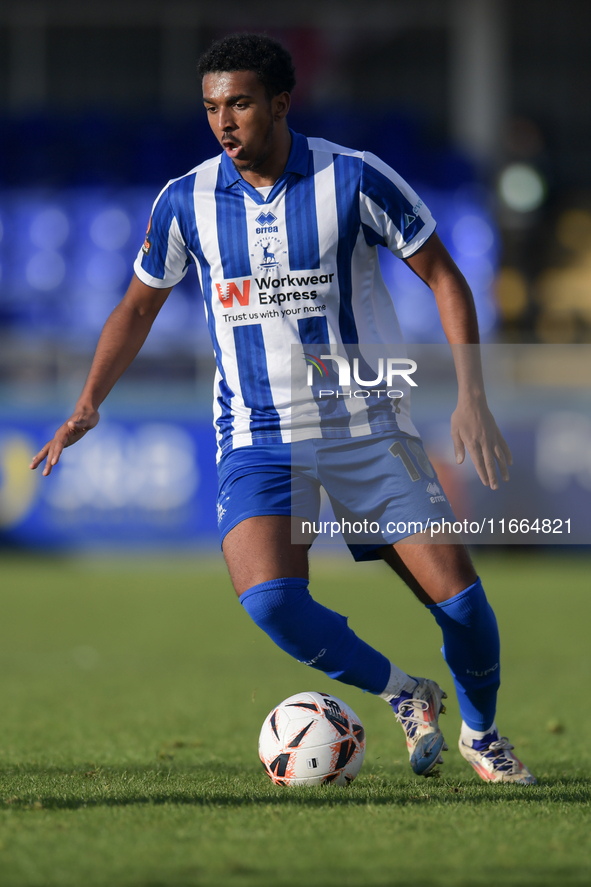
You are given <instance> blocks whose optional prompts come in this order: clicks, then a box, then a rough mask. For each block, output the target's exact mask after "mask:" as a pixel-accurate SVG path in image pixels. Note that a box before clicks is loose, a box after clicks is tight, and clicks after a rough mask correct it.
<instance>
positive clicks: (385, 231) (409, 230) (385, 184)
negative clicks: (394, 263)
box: [360, 153, 436, 259]
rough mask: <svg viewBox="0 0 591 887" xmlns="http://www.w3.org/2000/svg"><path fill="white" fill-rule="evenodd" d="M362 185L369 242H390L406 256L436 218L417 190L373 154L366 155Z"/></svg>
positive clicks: (428, 233)
mask: <svg viewBox="0 0 591 887" xmlns="http://www.w3.org/2000/svg"><path fill="white" fill-rule="evenodd" d="M360 189H361V193H360V213H361V224H362V227H363V233H364V234H365V239H366V241H367V242H368V243H369V244H370V246H375V245H376V244H380V245H381V246H387V247H388V249H389V250H391V251H392V252H393V253H394V255H395V256H398V257H399V258H401V259H405V258H407V257H408V256H412V254H413V253H415V252H416V251H417V250H418V249H419V248H420V247H421V246H422V245H423V244H424V243H425V242H426V241H427V240H428V239H429V237H430V236H431V234H433V232H434V231H435V226H436V222H435V219H434V218H433V216H432V215H431V213H430V211H429V209H428V208H427V207H426V206H425V204H424V203H423V201H422V200H421V199H420V197H419V196H418V194H416V193H415V191H413V189H412V188H411V187H410V185H409V184H408V183H407V182H405V181H404V179H403V178H401V176H399V175H398V173H397V172H394V170H393V169H391V167H389V166H388V165H387V164H386V163H384V162H383V161H382V160H380V159H379V157H376V156H375V155H374V154H369V153H365V154H364V155H363V164H362V169H361V186H360Z"/></svg>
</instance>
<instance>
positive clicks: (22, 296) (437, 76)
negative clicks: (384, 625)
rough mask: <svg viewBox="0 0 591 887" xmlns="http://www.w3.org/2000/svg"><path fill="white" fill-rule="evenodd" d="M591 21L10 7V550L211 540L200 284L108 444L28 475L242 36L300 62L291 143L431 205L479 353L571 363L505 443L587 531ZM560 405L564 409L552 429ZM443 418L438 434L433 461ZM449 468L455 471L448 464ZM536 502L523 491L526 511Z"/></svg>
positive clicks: (545, 3) (416, 294) (105, 424)
mask: <svg viewBox="0 0 591 887" xmlns="http://www.w3.org/2000/svg"><path fill="white" fill-rule="evenodd" d="M590 25H591V8H590V7H589V6H588V4H585V3H581V2H579V0H563V2H562V3H561V4H560V7H559V8H558V7H557V5H556V4H555V3H554V2H552V0H519V2H518V3H510V2H508V0H507V2H502V0H414V2H412V3H408V2H404V0H365V2H361V0H339V2H329V0H320V2H318V0H316V2H311V0H297V2H292V3H271V2H267V0H258V2H256V3H250V4H248V3H246V4H245V3H238V2H234V0H226V2H225V3H224V4H211V3H207V2H205V0H191V2H184V0H170V2H167V3H165V4H163V3H158V2H155V0H142V2H141V3H140V2H139V0H117V2H115V0H85V2H84V3H78V2H74V0H45V2H44V0H0V103H1V108H0V545H2V544H3V545H5V546H11V547H15V546H17V547H23V548H30V547H37V548H42V549H54V548H58V549H64V548H83V549H85V548H89V547H92V546H97V545H101V546H107V547H111V548H112V547H120V546H124V547H126V546H132V547H138V546H148V547H150V548H154V547H155V546H162V547H168V546H194V545H195V544H199V543H200V544H210V543H211V542H212V540H213V539H214V538H215V518H214V502H215V481H214V471H213V450H214V441H213V431H212V428H211V418H210V416H211V395H210V390H211V380H212V375H213V367H212V358H211V347H210V344H209V340H208V336H207V331H206V327H205V322H204V317H203V312H202V308H201V305H200V294H199V292H198V283H197V276H196V274H195V271H194V269H192V271H191V272H190V273H189V275H188V276H187V278H186V279H185V281H184V282H183V284H182V285H180V286H178V287H177V288H176V289H175V290H174V291H173V293H172V295H171V297H170V299H169V301H168V303H167V305H166V307H165V309H164V310H163V311H162V313H161V316H160V317H159V319H158V321H157V323H156V325H155V328H154V330H153V332H152V335H151V337H150V339H149V340H148V343H147V345H146V347H145V348H144V350H143V352H142V354H141V355H140V357H139V358H138V360H137V361H136V363H135V364H134V366H133V367H132V368H131V370H130V371H129V372H128V373H127V374H126V376H125V377H124V379H123V380H122V381H121V382H120V383H119V385H118V386H117V388H116V390H115V391H114V392H113V394H112V395H111V396H110V397H109V399H108V401H107V403H106V404H105V406H104V408H103V410H102V416H103V421H102V422H101V425H100V426H99V428H98V429H97V431H96V432H94V433H93V435H92V436H90V437H88V438H86V440H85V441H84V442H83V443H82V444H80V445H78V446H77V447H75V448H73V449H72V450H69V451H68V453H67V455H66V458H65V459H64V462H63V466H62V467H61V468H60V469H59V470H58V471H57V472H56V474H55V477H53V478H52V479H51V480H50V481H44V482H42V481H41V478H40V477H39V475H38V473H37V474H32V473H31V472H29V471H28V468H27V464H28V461H29V458H30V456H31V455H32V453H34V452H35V451H36V450H37V449H38V448H39V447H40V446H41V445H42V444H43V443H44V442H45V441H46V440H47V439H48V438H49V437H50V436H52V435H53V432H54V429H55V427H56V425H57V424H60V423H61V422H62V421H63V420H64V419H65V417H66V416H67V415H69V413H70V411H71V408H72V406H73V403H74V402H75V399H76V397H77V395H78V393H79V390H80V386H81V384H82V381H83V379H84V376H85V374H86V371H87V369H88V365H89V360H90V357H91V355H92V352H93V348H94V345H95V343H96V339H97V337H98V334H99V332H100V329H101V327H102V324H103V323H104V320H105V319H106V316H107V315H108V313H109V311H110V310H111V309H112V307H113V306H114V305H115V304H116V303H117V301H118V300H119V299H120V298H121V296H122V295H123V293H124V291H125V288H126V285H127V282H128V280H129V277H130V274H131V265H132V261H133V259H134V258H135V255H136V253H137V251H138V249H139V247H140V246H141V243H142V241H143V237H144V232H145V228H146V223H147V220H148V216H149V211H150V207H151V204H152V202H153V200H154V198H155V196H156V194H157V193H158V192H159V190H160V188H161V187H162V186H163V185H164V184H165V182H166V181H167V180H168V179H169V178H173V177H175V176H178V175H182V174H183V173H185V172H186V171H187V170H189V169H190V168H191V167H193V166H195V165H196V164H197V163H199V162H200V161H202V160H204V159H205V158H206V157H208V156H211V155H212V154H213V153H215V151H216V145H215V142H214V141H213V138H212V136H211V135H210V134H209V132H208V127H207V123H206V120H205V118H204V115H203V112H202V108H201V103H200V85H199V83H198V80H197V77H196V73H195V63H196V59H197V57H198V56H199V54H200V52H201V51H202V50H203V49H205V48H206V47H207V45H208V44H209V43H210V42H211V40H213V39H215V38H217V37H220V36H222V35H224V34H225V33H228V32H231V31H236V30H264V31H266V32H267V33H269V34H271V35H273V36H276V37H278V38H279V39H281V40H283V41H284V42H285V44H286V45H287V46H288V47H289V49H290V50H291V52H292V53H293V56H294V60H295V63H296V68H297V74H298V86H297V88H296V91H295V93H294V109H293V114H292V126H293V128H294V129H296V130H299V131H302V132H305V133H306V134H309V135H317V136H324V137H326V138H329V139H331V140H333V141H336V142H340V143H342V144H346V145H351V146H353V147H359V148H365V149H369V150H372V151H374V152H376V153H378V154H379V155H380V156H381V157H383V158H384V160H386V161H387V162H388V163H390V164H391V165H392V166H393V167H394V168H395V169H397V170H398V172H400V173H401V174H402V175H403V176H404V177H405V178H407V179H408V180H409V181H410V182H411V183H412V184H413V186H414V187H415V189H416V190H417V191H418V192H419V194H420V195H421V196H422V197H423V199H424V200H425V202H426V203H427V204H428V205H429V206H430V207H431V209H432V210H433V213H434V215H435V217H436V218H437V219H438V221H439V233H440V235H441V237H442V239H443V240H444V242H445V243H446V245H447V246H448V248H449V249H450V251H451V252H452V254H453V256H454V258H455V259H456V261H457V262H458V264H459V265H460V267H461V269H462V271H463V272H464V274H465V275H466V277H467V279H468V281H469V283H470V284H471V286H472V288H473V290H474V294H475V298H476V302H477V308H478V314H479V318H480V324H481V329H482V333H483V339H484V341H485V342H489V343H508V344H513V345H518V344H521V343H524V344H528V345H555V344H558V343H565V344H569V345H577V346H578V347H577V348H575V349H571V350H570V351H569V355H570V354H576V355H577V356H576V358H573V359H574V360H575V363H574V364H572V366H571V368H570V369H569V370H568V371H566V370H563V371H561V372H560V373H559V372H557V370H556V366H558V363H560V360H559V361H558V363H557V364H556V366H555V367H554V369H553V370H551V371H549V372H548V371H547V367H546V371H544V369H543V366H542V364H543V363H544V361H542V362H541V363H539V365H536V364H535V361H534V363H533V364H532V362H531V359H530V362H529V363H528V364H527V366H528V367H529V375H527V373H526V374H525V382H524V384H525V385H526V389H527V390H526V395H524V394H523V392H522V395H521V396H522V397H525V396H527V402H528V404H529V405H530V409H529V410H528V411H527V410H526V411H525V413H522V412H521V411H520V409H519V407H520V404H519V403H517V404H515V403H513V407H512V410H511V411H509V415H508V422H509V427H508V428H504V430H507V436H508V438H509V440H510V442H511V443H512V444H513V445H514V446H515V447H516V452H517V455H518V457H521V459H522V461H528V463H530V467H531V470H532V471H533V472H534V474H535V472H537V474H538V477H537V480H538V482H540V483H542V481H543V478H546V481H545V483H546V487H545V488H546V492H547V494H548V496H550V497H551V496H555V495H556V494H557V493H560V495H561V496H562V497H563V498H564V501H565V502H566V501H567V497H572V495H573V494H575V500H576V503H577V504H576V509H577V511H580V513H585V514H586V515H587V516H588V515H589V514H590V513H591V509H590V508H589V496H590V493H591V421H590V419H589V409H588V407H589V396H588V391H589V378H591V374H590V373H589V372H588V371H589V368H590V364H589V358H588V354H589V351H588V348H589V342H590V340H591V164H590V163H589V156H590V155H591V118H590V117H589V115H588V113H587V107H588V105H589V98H590V92H591V65H590V63H589V58H590V53H589V37H588V35H589V29H590ZM382 264H383V273H384V276H385V278H386V280H387V282H388V283H389V285H390V288H391V291H392V293H393V296H394V299H395V302H396V306H397V310H398V312H399V316H400V318H401V322H402V325H403V328H404V330H405V333H406V336H407V338H408V339H409V341H411V342H440V341H442V333H441V330H440V327H439V324H438V319H437V314H436V310H435V308H434V303H433V301H432V299H431V298H430V295H429V293H428V291H427V290H426V288H425V287H424V286H423V285H422V284H421V283H420V281H418V280H417V278H415V277H414V276H413V275H412V273H411V272H410V271H409V270H408V269H407V268H406V267H405V266H404V264H403V263H401V262H398V261H397V260H395V259H394V258H393V257H392V256H391V255H390V254H388V253H384V254H383V256H382ZM528 353H530V354H531V351H530V352H528ZM569 359H570V358H569ZM557 360H558V359H557ZM561 360H562V358H561ZM577 361H578V363H577ZM544 365H545V364H544ZM560 365H561V366H563V363H560ZM569 366H570V365H569ZM573 374H576V377H577V379H579V380H580V379H581V378H582V380H583V381H582V382H581V381H578V382H576V383H574V384H573V382H572V379H573ZM522 376H523V373H522ZM523 381H524V379H523V378H522V382H523ZM571 388H572V389H573V390H572V391H571V390H570V389H571ZM569 392H570V393H569ZM573 392H574V393H573ZM549 403H550V405H551V407H552V409H553V410H556V409H560V410H561V411H562V418H561V419H560V421H559V422H558V423H557V422H554V423H553V424H552V425H551V426H549V425H548V423H547V422H546V423H544V419H545V417H546V415H547V412H548V406H549ZM532 404H534V405H535V409H534V408H532V407H531V405H532ZM444 413H445V410H443V411H442V412H441V414H438V413H437V412H436V411H435V412H434V411H433V409H431V414H430V415H431V423H430V425H429V426H428V427H425V426H424V425H423V426H422V427H423V428H424V430H425V437H426V439H427V440H428V441H429V439H431V440H432V441H433V446H434V447H436V443H437V441H441V440H443V439H444V437H445V434H446V431H445V430H443V431H442V422H444V420H445V415H444ZM557 425H558V426H559V427H560V428H561V429H562V431H561V433H560V436H559V439H558V438H556V437H552V435H553V434H555V432H556V427H557ZM419 427H421V426H419ZM445 439H446V440H447V438H445ZM520 448H521V449H520ZM556 452H558V453H559V454H560V458H558V457H557V458H558V464H559V465H560V466H562V467H561V468H559V469H555V470H554V474H552V471H550V474H551V475H552V476H551V478H550V481H548V471H549V466H550V468H551V467H552V466H554V467H555V466H556V464H557V460H556V459H554V458H553V454H554V453H556ZM434 455H435V457H436V461H438V468H439V470H440V471H442V472H443V473H444V474H445V472H446V471H448V473H449V472H451V470H452V469H451V460H450V453H449V447H447V448H446V447H442V448H441V446H440V450H437V452H435V454H434ZM530 456H531V457H532V458H530ZM450 483H452V485H453V481H452V480H450ZM460 492H462V491H460ZM464 493H465V490H464V491H463V493H462V494H464ZM457 495H458V496H459V495H460V494H459V493H458V494H457ZM522 496H523V491H521V492H520V491H519V487H518V486H516V487H515V494H514V499H513V500H512V501H509V506H511V505H513V506H515V508H516V509H517V514H516V516H523V514H522V513H521V514H520V513H519V507H520V505H522V504H523V499H522V498H520V497H522ZM548 501H550V500H548ZM571 501H574V500H572V499H571ZM542 505H543V503H542ZM542 505H541V506H540V507H542ZM544 507H545V506H544ZM522 511H523V510H522ZM539 516H540V517H542V516H552V515H542V514H540V515H539ZM533 541H535V540H533ZM538 541H549V540H538ZM553 541H556V540H553Z"/></svg>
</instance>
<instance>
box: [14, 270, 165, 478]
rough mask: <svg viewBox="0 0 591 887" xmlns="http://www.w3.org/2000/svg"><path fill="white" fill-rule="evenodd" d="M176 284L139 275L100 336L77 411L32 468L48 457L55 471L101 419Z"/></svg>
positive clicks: (47, 469)
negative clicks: (160, 285) (152, 282)
mask: <svg viewBox="0 0 591 887" xmlns="http://www.w3.org/2000/svg"><path fill="white" fill-rule="evenodd" d="M171 289H172V287H168V288H164V289H156V288H155V287H152V286H147V285H146V284H145V283H142V281H141V280H139V278H137V277H136V276H135V275H134V277H133V279H132V281H131V283H130V285H129V289H128V290H127V292H126V293H125V295H124V297H123V299H122V300H121V302H120V303H119V304H118V305H117V307H116V308H115V309H114V310H113V311H112V312H111V314H110V315H109V318H108V319H107V322H106V323H105V326H104V327H103V331H102V333H101V335H100V339H99V341H98V344H97V347H96V351H95V354H94V359H93V361H92V366H91V368H90V372H89V374H88V378H87V380H86V382H85V385H84V388H83V389H82V393H81V395H80V397H79V398H78V402H77V403H76V407H75V409H74V412H73V413H72V415H71V416H70V418H69V419H68V420H67V421H66V422H64V424H63V425H62V426H61V427H60V428H58V430H57V431H56V433H55V435H54V437H53V439H52V440H50V441H49V442H48V443H46V444H45V446H44V447H43V449H42V450H41V451H40V452H39V453H37V455H36V456H35V458H34V459H33V461H32V462H31V465H30V466H29V467H30V468H37V466H38V465H40V464H41V462H43V460H44V459H47V461H46V464H45V468H44V469H43V474H44V475H48V474H51V469H52V468H53V466H54V465H56V464H57V462H58V461H59V458H60V456H61V454H62V450H63V449H64V447H69V446H71V445H72V444H73V443H76V441H78V440H80V438H81V437H83V436H84V435H85V434H86V432H87V431H90V429H91V428H94V426H95V425H96V424H97V422H98V420H99V413H98V408H99V407H100V405H101V403H102V402H103V400H104V399H105V397H106V396H107V394H108V393H109V391H110V390H111V388H112V387H113V385H114V384H115V382H116V381H117V380H118V379H119V378H120V376H122V375H123V373H124V372H125V370H126V369H127V367H128V366H129V365H130V363H131V362H132V360H133V359H134V357H136V355H137V353H138V352H139V350H140V348H141V347H142V345H143V344H144V342H145V341H146V337H147V335H148V333H149V332H150V329H151V328H152V324H153V323H154V321H155V319H156V317H157V315H158V312H159V311H160V309H161V308H162V306H163V305H164V302H165V301H166V298H167V296H168V294H169V293H170V291H171Z"/></svg>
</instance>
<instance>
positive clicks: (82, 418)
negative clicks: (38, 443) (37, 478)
mask: <svg viewBox="0 0 591 887" xmlns="http://www.w3.org/2000/svg"><path fill="white" fill-rule="evenodd" d="M99 419H100V416H99V414H98V412H97V410H86V409H84V410H76V411H75V412H74V413H73V414H72V415H71V416H70V418H69V419H68V420H67V422H64V424H63V425H62V426H61V427H60V428H58V430H57V431H56V432H55V435H54V437H53V440H50V441H49V442H48V443H46V444H45V446H44V447H43V449H42V450H40V451H39V452H38V453H37V455H36V456H35V457H34V459H33V461H32V462H31V464H30V465H29V468H32V469H35V468H37V466H39V465H40V464H41V463H42V462H43V460H44V459H47V461H46V463H45V468H44V469H43V475H44V477H47V475H48V474H51V470H52V468H53V467H54V465H57V463H58V462H59V460H60V456H61V454H62V451H63V450H64V449H65V447H71V446H72V444H74V443H76V441H78V440H80V438H81V437H84V435H85V434H86V432H87V431H90V429H91V428H94V427H95V425H96V424H97V423H98V420H99Z"/></svg>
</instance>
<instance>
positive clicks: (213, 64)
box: [197, 34, 296, 98]
mask: <svg viewBox="0 0 591 887" xmlns="http://www.w3.org/2000/svg"><path fill="white" fill-rule="evenodd" d="M197 71H198V73H199V76H200V77H204V76H205V74H217V73H219V72H221V71H254V73H255V74H256V75H257V77H258V79H259V81H260V82H261V83H262V84H263V86H264V87H265V90H266V92H267V95H268V96H269V98H272V97H273V96H275V95H279V93H281V92H291V91H292V89H293V88H294V86H295V84H296V79H295V68H294V66H293V62H292V60H291V55H290V54H289V52H288V51H287V49H286V48H285V47H284V46H282V45H281V43H279V41H278V40H274V39H273V38H272V37H267V35H266V34H230V35H229V36H228V37H223V38H222V39H221V40H217V41H216V42H215V43H213V44H212V45H211V46H210V47H209V49H208V50H207V52H205V53H204V54H203V55H202V56H201V58H200V59H199V62H198V64H197Z"/></svg>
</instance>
